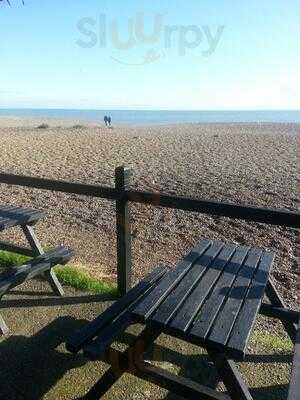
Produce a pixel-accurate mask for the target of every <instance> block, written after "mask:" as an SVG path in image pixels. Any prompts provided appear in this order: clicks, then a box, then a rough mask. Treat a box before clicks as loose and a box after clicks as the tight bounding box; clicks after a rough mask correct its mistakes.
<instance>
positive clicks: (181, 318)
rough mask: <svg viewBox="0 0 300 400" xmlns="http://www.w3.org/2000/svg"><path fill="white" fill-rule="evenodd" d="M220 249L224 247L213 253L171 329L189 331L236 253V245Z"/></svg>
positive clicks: (171, 323)
mask: <svg viewBox="0 0 300 400" xmlns="http://www.w3.org/2000/svg"><path fill="white" fill-rule="evenodd" d="M223 246H224V245H223ZM219 249H220V250H221V249H222V250H221V252H219V251H218V252H217V251H216V252H215V254H213V255H212V257H211V260H210V262H209V263H208V264H207V265H206V267H207V270H206V273H205V274H204V275H203V277H202V279H201V280H200V281H199V282H198V283H197V285H196V287H195V288H194V290H193V291H192V293H191V294H190V296H188V298H187V299H186V301H185V303H184V304H183V306H182V307H181V308H180V310H179V311H178V313H177V314H176V315H175V317H174V319H173V320H172V321H171V322H170V324H169V327H170V329H172V330H177V331H180V332H184V333H185V332H187V330H188V328H189V327H190V325H191V323H192V322H193V320H194V318H195V316H196V315H197V313H198V312H199V310H200V308H201V306H202V304H203V303H204V301H205V299H206V297H207V296H208V294H209V293H210V291H211V290H212V287H213V286H214V284H215V283H216V281H217V280H218V278H219V276H220V275H221V274H222V272H223V269H224V267H225V266H226V264H227V263H228V261H229V260H230V258H231V257H232V255H233V254H234V251H235V249H236V245H226V246H224V247H223V248H222V247H220V248H219Z"/></svg>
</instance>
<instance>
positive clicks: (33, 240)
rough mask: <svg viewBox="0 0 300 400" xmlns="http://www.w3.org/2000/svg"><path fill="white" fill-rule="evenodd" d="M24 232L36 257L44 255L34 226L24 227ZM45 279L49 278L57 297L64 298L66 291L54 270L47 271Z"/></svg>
mask: <svg viewBox="0 0 300 400" xmlns="http://www.w3.org/2000/svg"><path fill="white" fill-rule="evenodd" d="M22 230H23V232H24V234H25V236H26V239H27V241H28V243H29V245H30V247H31V248H32V250H33V251H34V253H35V254H36V255H42V254H44V253H45V252H44V249H43V247H42V245H41V243H40V241H39V240H38V238H37V237H36V234H35V232H34V229H33V226H30V225H23V226H22ZM45 277H46V278H47V280H48V282H49V284H50V286H51V288H52V290H53V292H54V293H55V294H56V295H57V296H63V295H64V294H65V293H64V290H63V288H62V286H61V284H60V282H59V280H58V279H57V276H56V275H55V272H54V271H53V270H50V271H46V272H45Z"/></svg>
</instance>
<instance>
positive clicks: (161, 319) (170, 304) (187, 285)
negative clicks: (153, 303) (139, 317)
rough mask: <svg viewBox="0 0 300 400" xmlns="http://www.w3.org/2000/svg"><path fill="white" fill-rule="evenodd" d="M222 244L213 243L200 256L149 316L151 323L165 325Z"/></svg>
mask: <svg viewBox="0 0 300 400" xmlns="http://www.w3.org/2000/svg"><path fill="white" fill-rule="evenodd" d="M223 246H224V245H223V243H221V242H218V243H216V242H215V243H214V244H213V245H212V246H211V247H210V248H209V249H208V250H207V251H206V252H205V253H203V254H202V256H200V257H199V258H198V259H197V260H196V262H195V263H194V264H193V266H192V268H191V269H190V270H189V271H188V272H187V274H186V275H185V276H184V277H183V279H182V280H181V281H180V283H179V284H178V286H176V288H174V289H173V291H172V292H171V293H170V294H169V296H168V297H167V298H166V300H164V302H163V303H162V304H161V305H160V306H159V307H158V308H157V310H156V312H155V314H153V315H152V316H151V322H153V323H154V324H159V325H166V324H167V323H168V322H169V321H170V319H171V318H172V317H173V315H174V314H175V312H176V311H177V310H178V309H179V307H180V306H181V304H182V303H183V302H184V300H185V299H186V298H187V297H188V296H189V295H190V293H191V292H192V290H193V289H194V287H195V285H196V284H197V283H198V281H199V279H201V278H202V276H203V274H204V273H205V272H206V271H207V267H208V266H209V265H210V264H211V263H212V260H213V259H214V258H215V257H216V256H217V255H218V253H219V252H220V250H221V249H222V247H223Z"/></svg>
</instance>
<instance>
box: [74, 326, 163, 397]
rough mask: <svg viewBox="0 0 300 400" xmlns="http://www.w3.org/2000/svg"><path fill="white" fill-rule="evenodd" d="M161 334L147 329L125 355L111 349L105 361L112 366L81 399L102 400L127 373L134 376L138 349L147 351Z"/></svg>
mask: <svg viewBox="0 0 300 400" xmlns="http://www.w3.org/2000/svg"><path fill="white" fill-rule="evenodd" d="M160 333H161V332H160V331H155V332H154V331H152V330H150V329H149V328H145V329H144V330H143V331H142V332H141V333H140V335H139V336H138V337H137V338H136V339H135V341H134V343H133V344H132V345H131V346H129V347H128V349H127V350H125V351H124V352H123V353H121V352H117V351H115V350H114V349H109V350H108V351H107V353H106V355H105V361H106V362H108V363H109V364H110V365H111V366H110V367H109V369H108V370H107V371H106V372H105V374H104V375H103V376H102V377H101V378H100V379H99V380H98V382H97V383H96V384H95V385H94V386H93V387H92V389H91V390H90V391H89V392H88V393H87V394H86V395H85V396H83V397H81V400H95V399H101V397H102V396H104V394H105V393H107V391H108V390H109V389H110V388H111V387H112V386H113V384H114V383H116V382H117V381H118V379H119V378H121V376H122V375H123V374H124V373H125V372H129V373H132V374H134V372H135V369H136V367H135V363H134V359H135V354H136V349H137V348H138V349H140V348H141V346H142V348H143V349H146V348H147V347H148V346H149V345H150V344H152V343H153V342H154V341H155V340H156V339H157V337H158V336H159V335H160Z"/></svg>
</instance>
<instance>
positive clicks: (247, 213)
mask: <svg viewBox="0 0 300 400" xmlns="http://www.w3.org/2000/svg"><path fill="white" fill-rule="evenodd" d="M0 183H5V184H9V185H17V186H25V187H30V188H34V189H42V190H51V191H56V192H64V193H70V194H78V195H85V196H91V197H98V198H104V199H107V200H114V201H116V231H117V232H116V233H117V268H118V289H119V292H120V294H121V295H122V294H124V293H126V292H127V291H128V290H129V288H130V286H131V233H130V232H131V229H130V209H129V202H134V203H141V204H148V205H152V206H158V207H167V208H173V209H178V210H185V211H193V212H198V213H203V214H209V215H216V216H220V217H228V218H236V219H242V220H246V221H253V222H259V223H265V224H271V225H279V226H284V227H289V228H295V229H299V228H300V213H299V212H296V211H288V210H278V209H272V208H262V207H253V206H243V205H237V204H231V203H225V202H220V201H211V200H198V199H192V198H188V197H178V196H171V195H167V194H163V193H148V192H142V191H136V190H130V189H129V185H130V171H129V169H128V168H125V167H123V166H121V167H118V168H116V170H115V187H114V188H111V187H105V186H100V185H88V184H82V183H75V182H67V181H60V180H52V179H45V178H38V177H31V176H22V175H13V174H3V173H1V174H0Z"/></svg>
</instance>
